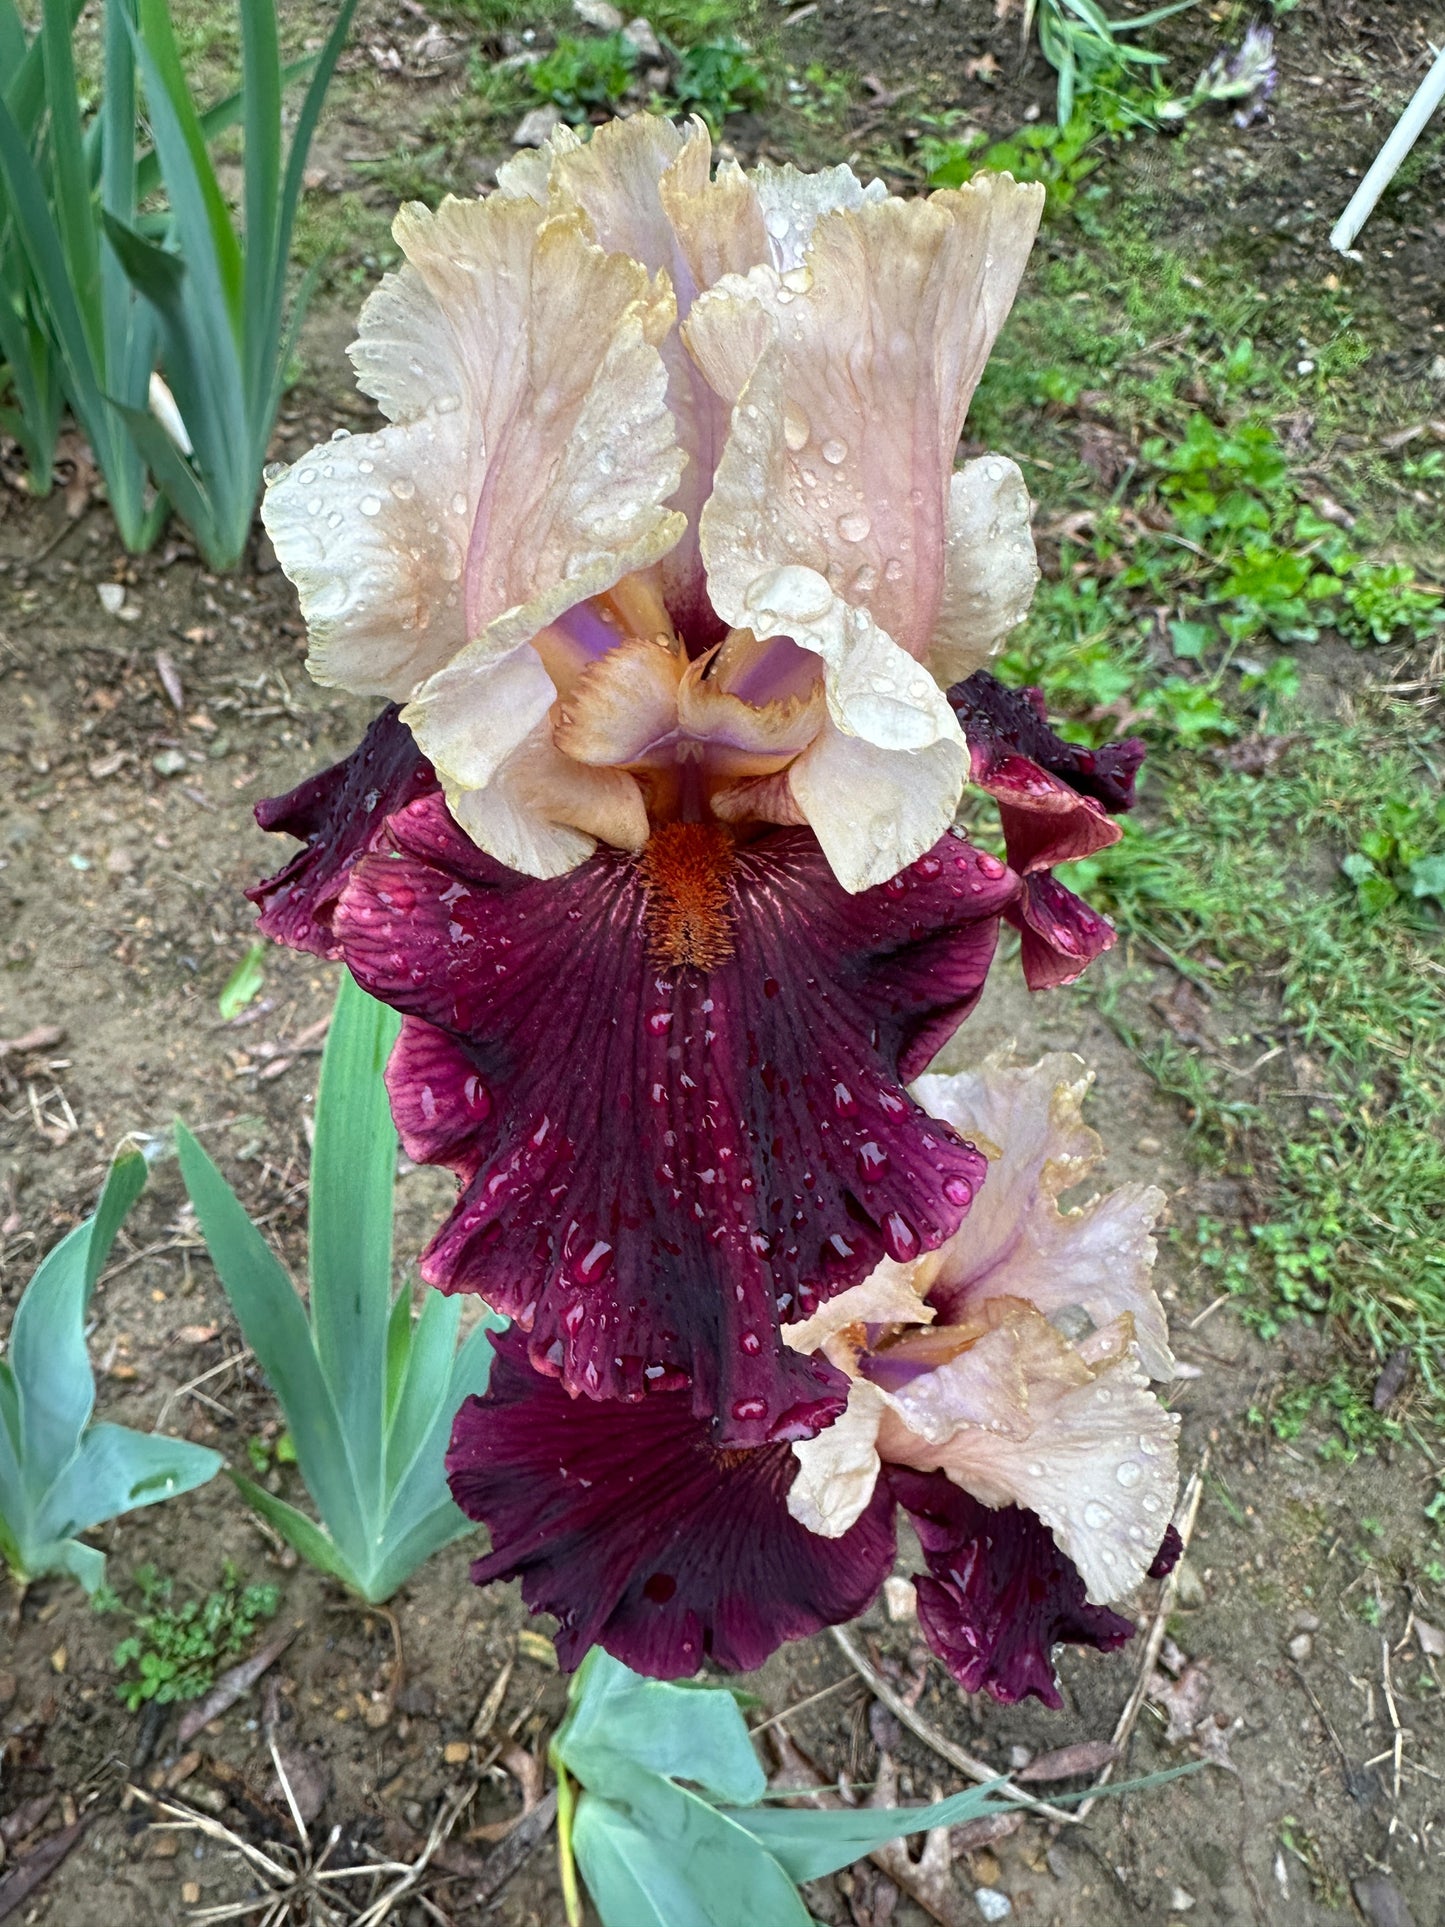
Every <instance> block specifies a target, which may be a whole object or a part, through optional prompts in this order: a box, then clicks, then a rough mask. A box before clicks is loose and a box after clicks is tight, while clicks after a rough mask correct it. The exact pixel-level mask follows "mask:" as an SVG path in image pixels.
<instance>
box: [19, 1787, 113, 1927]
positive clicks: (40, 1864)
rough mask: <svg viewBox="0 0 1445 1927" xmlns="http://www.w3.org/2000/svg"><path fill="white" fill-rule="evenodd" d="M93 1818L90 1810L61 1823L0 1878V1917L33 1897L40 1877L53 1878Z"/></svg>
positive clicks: (41, 1878)
mask: <svg viewBox="0 0 1445 1927" xmlns="http://www.w3.org/2000/svg"><path fill="white" fill-rule="evenodd" d="M90 1819H91V1816H90V1815H89V1814H88V1813H86V1814H82V1816H81V1817H80V1819H78V1820H76V1821H74V1822H73V1823H72V1824H71V1825H70V1826H68V1827H62V1828H61V1830H60V1832H59V1833H52V1834H50V1835H48V1836H47V1837H46V1838H45V1839H44V1840H42V1841H41V1843H40V1845H39V1846H38V1847H37V1848H36V1849H35V1851H34V1852H33V1853H28V1854H27V1855H26V1856H25V1858H24V1859H23V1860H22V1861H20V1862H19V1863H18V1864H17V1865H16V1866H15V1867H13V1868H12V1869H11V1871H10V1872H9V1873H8V1874H7V1875H6V1876H5V1878H4V1879H3V1880H0V1920H8V1919H9V1918H10V1916H11V1914H13V1913H14V1912H15V1909H16V1908H17V1907H18V1906H20V1904H21V1902H22V1901H26V1900H28V1899H29V1898H30V1896H31V1894H33V1893H34V1892H35V1889H36V1888H37V1887H38V1886H39V1885H40V1883H41V1881H43V1880H48V1879H49V1878H50V1876H51V1874H52V1873H54V1871H55V1869H56V1868H57V1867H58V1866H59V1865H60V1863H61V1861H62V1860H63V1859H64V1858H65V1856H66V1855H67V1854H68V1853H69V1852H70V1849H71V1848H72V1847H73V1846H75V1845H76V1843H77V1842H78V1841H79V1839H80V1836H81V1835H82V1834H83V1833H84V1832H85V1830H86V1828H87V1827H88V1826H89V1825H90Z"/></svg>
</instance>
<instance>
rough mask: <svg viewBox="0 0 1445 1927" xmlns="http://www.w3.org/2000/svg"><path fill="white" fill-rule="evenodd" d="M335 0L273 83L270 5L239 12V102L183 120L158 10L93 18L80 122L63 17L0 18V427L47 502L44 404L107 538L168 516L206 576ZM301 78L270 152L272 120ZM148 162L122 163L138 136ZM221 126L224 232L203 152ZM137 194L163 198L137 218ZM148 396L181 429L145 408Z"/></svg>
mask: <svg viewBox="0 0 1445 1927" xmlns="http://www.w3.org/2000/svg"><path fill="white" fill-rule="evenodd" d="M355 5H356V0H343V4H342V5H341V6H340V7H339V9H338V10H337V13H336V18H335V21H334V23H333V26H332V29H331V32H330V34H329V35H328V37H327V39H326V42H325V44H324V45H323V47H322V48H321V50H320V52H319V54H317V55H316V56H315V57H314V59H313V60H310V61H305V62H301V63H297V64H296V65H293V66H290V67H283V65H282V63H281V59H280V52H279V43H278V38H277V29H276V8H275V0H244V3H243V4H242V5H241V9H240V14H241V44H242V63H243V85H242V88H241V91H240V92H239V93H238V94H237V95H235V96H233V97H232V98H230V99H227V100H225V101H222V102H220V103H219V104H218V105H217V106H215V107H213V108H212V109H211V110H210V111H209V112H207V113H201V112H200V111H199V110H198V109H197V107H196V104H195V102H194V100H193V99H192V96H191V92H190V87H189V84H188V82H187V80H186V77H185V73H184V71H183V69H182V67H181V62H180V56H179V53H178V51H177V48H176V42H175V35H174V32H173V29H172V25H171V18H170V11H169V7H168V4H167V0H105V12H104V22H103V52H104V71H103V78H102V82H101V98H100V105H99V107H98V109H97V110H96V112H95V114H94V115H93V116H92V117H91V118H90V120H89V121H87V120H86V119H85V117H84V115H83V114H82V110H81V99H80V92H79V86H78V82H77V77H76V72H75V62H74V54H73V49H72V45H71V34H72V29H73V26H74V20H75V17H76V15H77V14H78V13H79V7H78V6H76V5H75V4H74V0H58V3H57V4H47V5H46V6H45V8H44V10H43V14H42V23H41V27H40V29H39V31H38V33H37V34H36V35H35V37H34V39H33V41H32V40H31V39H29V38H28V36H27V34H26V30H25V25H24V22H23V20H22V18H21V16H20V13H19V11H18V8H17V7H16V4H15V0H0V61H3V63H4V69H5V71H6V72H7V73H9V74H11V75H12V76H13V77H12V79H11V80H10V82H9V84H8V85H6V86H5V87H4V88H3V89H0V184H3V187H4V190H5V193H4V212H3V215H0V354H3V355H4V358H5V361H6V363H7V366H8V369H9V387H10V391H11V397H12V401H13V404H14V405H13V406H12V407H11V409H10V410H9V411H8V413H6V414H5V415H4V416H3V420H4V423H5V425H6V426H7V427H9V428H10V429H11V431H12V432H14V433H16V434H17V435H18V437H19V439H20V440H21V442H22V445H23V447H24V448H25V451H26V455H27V459H28V461H29V465H30V470H31V476H32V485H33V486H35V487H36V488H37V490H40V491H43V490H44V489H45V488H48V487H49V484H50V473H51V468H52V465H53V457H54V449H55V430H56V424H57V420H58V415H59V406H60V401H61V398H62V397H63V398H64V400H65V401H66V402H68V404H69V406H70V408H71V410H72V411H73V413H74V415H75V417H76V420H77V421H78V422H79V424H80V426H81V428H82V429H83V430H84V432H85V435H86V438H87V440H88V441H89V442H90V445H91V447H92V448H93V450H94V451H95V458H96V461H97V463H98V465H99V467H100V470H101V473H102V474H103V475H104V477H105V483H106V493H107V496H108V498H109V501H110V505H111V510H112V513H113V514H114V516H115V518H116V523H117V526H118V528H119V530H120V534H121V539H122V540H123V541H124V542H125V544H126V546H127V547H128V548H131V549H137V550H139V549H145V548H148V547H149V546H150V544H151V543H152V542H153V541H154V540H155V538H156V536H157V534H158V533H159V531H160V529H161V527H162V525H163V524H164V522H165V519H166V516H167V514H168V513H169V511H170V509H171V508H172V507H174V508H175V509H176V511H177V512H178V513H179V514H180V515H181V516H182V517H183V518H184V520H185V521H186V522H187V524H188V525H189V527H190V529H191V532H192V534H193V535H194V536H195V538H196V540H197V542H198V543H199V545H200V547H201V549H202V551H203V552H204V554H205V557H206V560H207V561H208V562H209V563H210V564H211V565H212V566H213V567H216V568H229V567H231V566H232V565H233V564H234V563H235V562H236V561H237V560H238V559H239V558H240V555H241V552H242V550H243V548H244V546H245V542H246V538H247V535H248V533H249V531H250V526H251V516H252V511H253V510H254V508H255V502H256V491H257V488H258V487H259V484H260V477H261V465H262V463H263V461H264V460H265V454H266V446H267V443H268V442H269V440H270V436H271V430H272V427H273V425H274V423H275V419H276V409H277V406H278V404H279V401H280V396H281V389H282V384H283V381H284V378H285V372H286V366H287V363H288V361H289V360H290V357H291V351H292V346H293V344H294V341H295V337H296V331H297V328H298V327H299V325H300V321H301V317H302V314H303V313H304V310H305V306H306V301H307V298H308V296H309V294H310V291H311V283H310V282H309V281H308V282H306V283H303V285H302V287H301V289H300V290H299V291H298V293H297V295H296V297H295V299H294V300H293V301H292V302H291V304H290V310H289V314H288V312H287V303H286V268H287V259H288V256H289V253H290V247H291V233H292V228H293V225H294V221H295V214H296V206H297V202H298V199H299V197H300V193H301V186H302V176H303V173H304V170H305V166H306V156H307V153H308V151H309V149H310V144H311V137H312V134H313V133H314V131H315V126H316V121H317V117H318V116H319V114H320V111H321V103H322V100H323V98H324V96H325V92H326V88H327V85H328V84H329V81H330V78H331V74H332V71H333V69H334V67H335V64H336V60H337V58H338V56H339V54H340V52H341V48H342V45H343V44H344V42H345V38H346V34H347V31H348V29H349V26H350V22H351V16H352V13H353V12H354V10H355ZM308 67H310V68H311V69H312V73H311V80H310V83H309V85H308V87H307V90H306V93H305V96H304V98H303V100H302V103H301V107H300V110H299V112H298V114H297V117H296V124H295V128H294V131H293V134H292V138H291V143H290V147H289V149H287V150H285V151H284V153H283V146H282V137H281V102H282V95H283V93H284V91H285V88H286V85H287V83H288V82H289V81H290V80H292V79H294V78H295V77H296V76H297V75H298V74H299V73H301V72H302V71H304V70H305V69H306V68H308ZM142 113H143V114H144V118H145V120H146V122H147V124H148V125H149V128H150V131H151V134H152V136H153V139H154V143H155V145H154V149H153V150H152V151H149V152H145V153H140V154H138V152H137V130H138V126H139V124H140V119H141V116H142ZM238 122H239V123H240V125H241V127H242V129H243V132H244V138H245V168H244V189H243V210H242V212H243V217H244V219H243V223H242V225H241V226H240V227H239V228H238V226H237V224H236V221H235V220H234V218H233V216H232V213H231V210H230V209H229V207H228V206H227V204H226V200H225V197H224V195H223V194H222V192H221V188H220V185H219V182H218V180H217V177H216V172H215V168H214V166H213V164H212V161H211V157H210V152H209V143H210V141H211V140H212V139H213V138H214V137H215V135H217V134H218V133H219V132H221V131H222V129H224V128H226V127H230V126H233V125H235V124H237V123H238ZM157 188H163V189H164V193H165V199H166V202H167V206H166V209H165V211H164V212H163V213H161V214H154V213H151V212H149V211H143V210H146V209H147V203H148V200H149V198H150V197H151V196H153V195H154V193H155V192H156V190H157ZM157 371H159V372H160V373H161V374H162V376H163V379H164V381H165V382H166V383H167V385H168V387H169V391H170V395H171V398H172V400H173V403H174V407H175V408H176V410H178V413H179V421H180V425H181V426H180V429H179V431H177V429H176V427H175V424H174V423H169V424H168V423H166V422H165V421H164V420H163V418H162V417H163V415H164V413H165V412H166V411H165V404H164V399H163V398H162V411H161V414H158V413H157V412H156V406H155V400H156V397H155V395H154V394H153V390H152V377H153V375H155V374H156V372H157Z"/></svg>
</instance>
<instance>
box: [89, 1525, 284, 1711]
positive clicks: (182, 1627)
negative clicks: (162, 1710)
mask: <svg viewBox="0 0 1445 1927" xmlns="http://www.w3.org/2000/svg"><path fill="white" fill-rule="evenodd" d="M134 1580H135V1586H136V1590H137V1591H138V1592H139V1594H140V1607H139V1610H136V1609H134V1608H132V1607H130V1606H128V1605H127V1604H126V1603H125V1602H124V1600H122V1599H121V1597H120V1596H119V1594H118V1593H116V1592H113V1591H112V1590H111V1589H110V1588H109V1587H103V1588H102V1589H101V1591H100V1592H99V1593H97V1594H96V1597H95V1609H96V1611H97V1612H108V1613H119V1614H121V1615H123V1616H124V1617H125V1618H127V1619H129V1621H130V1623H131V1628H132V1630H131V1632H130V1633H128V1634H127V1636H126V1637H125V1638H124V1639H123V1640H121V1642H120V1644H119V1645H118V1646H117V1647H116V1649H115V1653H114V1663H115V1666H116V1669H117V1670H118V1671H119V1672H121V1673H124V1674H126V1675H127V1677H125V1678H122V1679H121V1681H120V1683H119V1684H118V1685H117V1687H116V1695H117V1697H118V1698H119V1699H121V1700H122V1701H123V1702H124V1703H125V1705H126V1706H128V1707H129V1708H130V1710H131V1712H132V1713H134V1712H136V1711H137V1710H138V1708H140V1707H141V1706H142V1705H143V1704H144V1703H145V1702H146V1701H147V1700H155V1701H157V1702H158V1703H159V1704H160V1705H162V1706H165V1705H168V1704H169V1703H170V1702H171V1701H173V1700H193V1699H199V1698H200V1697H201V1695H202V1694H203V1693H206V1692H208V1691H209V1690H210V1688H211V1685H212V1683H213V1681H214V1680H215V1677H216V1672H217V1669H218V1668H219V1667H221V1666H224V1665H226V1664H227V1663H228V1662H229V1661H231V1660H233V1659H235V1658H236V1657H237V1656H238V1655H239V1654H240V1653H241V1651H242V1650H243V1648H244V1647H245V1646H246V1644H247V1642H248V1641H249V1640H250V1639H251V1637H252V1636H253V1634H254V1633H255V1631H256V1629H257V1627H258V1626H259V1625H260V1624H261V1622H262V1621H263V1620H266V1619H270V1618H271V1617H272V1616H273V1614H274V1613H275V1611H276V1607H277V1603H278V1601H279V1599H280V1594H279V1592H278V1590H277V1588H276V1587H275V1586H243V1585H242V1584H241V1577H240V1574H239V1573H238V1572H237V1570H236V1568H235V1567H234V1566H233V1565H232V1564H231V1563H230V1561H229V1560H228V1561H227V1562H226V1565H225V1567H224V1568H223V1570H222V1577H221V1585H220V1588H219V1589H218V1590H217V1591H215V1592H211V1593H208V1594H207V1595H206V1597H205V1598H204V1599H188V1600H186V1601H185V1603H184V1604H183V1605H180V1606H173V1605H172V1603H171V1593H172V1584H173V1582H172V1581H171V1580H170V1579H163V1578H162V1577H161V1576H160V1575H159V1574H158V1573H157V1571H156V1569H155V1567H154V1566H137V1568H136V1570H135V1574H134ZM132 1669H134V1670H132Z"/></svg>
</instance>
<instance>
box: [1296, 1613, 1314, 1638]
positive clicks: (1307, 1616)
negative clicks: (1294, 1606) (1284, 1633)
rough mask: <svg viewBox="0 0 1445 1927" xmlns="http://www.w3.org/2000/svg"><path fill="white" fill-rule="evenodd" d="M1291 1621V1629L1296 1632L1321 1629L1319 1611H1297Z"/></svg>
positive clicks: (1312, 1631) (1309, 1631)
mask: <svg viewBox="0 0 1445 1927" xmlns="http://www.w3.org/2000/svg"><path fill="white" fill-rule="evenodd" d="M1289 1623H1290V1631H1291V1632H1295V1633H1317V1632H1318V1631H1319V1629H1320V1622H1319V1615H1318V1614H1317V1613H1296V1614H1295V1616H1294V1618H1293V1619H1292V1620H1291V1621H1290V1622H1289Z"/></svg>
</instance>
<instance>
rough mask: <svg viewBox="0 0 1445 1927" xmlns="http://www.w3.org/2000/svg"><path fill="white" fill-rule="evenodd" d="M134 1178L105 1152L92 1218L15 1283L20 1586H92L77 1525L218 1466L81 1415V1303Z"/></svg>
mask: <svg viewBox="0 0 1445 1927" xmlns="http://www.w3.org/2000/svg"><path fill="white" fill-rule="evenodd" d="M145 1175H146V1165H145V1159H144V1158H143V1157H142V1156H141V1155H140V1153H139V1152H138V1151H134V1150H128V1151H123V1152H122V1153H121V1155H120V1156H119V1157H118V1158H117V1159H116V1160H115V1162H114V1164H112V1166H111V1168H110V1175H109V1176H108V1178H107V1179H106V1183H105V1189H104V1191H103V1192H102V1193H101V1197H100V1203H99V1205H98V1206H97V1207H96V1211H95V1215H94V1216H93V1217H90V1218H87V1219H86V1221H85V1223H84V1224H82V1225H78V1226H77V1227H76V1229H75V1230H74V1231H72V1232H71V1233H70V1234H69V1236H68V1237H66V1238H63V1239H62V1240H61V1241H60V1243H59V1244H58V1245H56V1247H55V1249H54V1250H53V1251H52V1252H50V1253H49V1255H48V1256H47V1257H46V1258H45V1260H44V1262H43V1263H42V1264H41V1266H40V1268H39V1270H38V1271H37V1272H36V1273H35V1276H34V1277H33V1278H32V1279H31V1281H30V1283H29V1285H28V1286H27V1287H26V1290H25V1293H24V1296H23V1297H22V1298H21V1300H20V1304H19V1306H18V1308H17V1310H16V1313H15V1320H14V1323H13V1324H12V1325H11V1328H10V1344H9V1350H8V1355H7V1356H6V1357H5V1358H3V1359H0V1558H3V1559H4V1561H5V1563H6V1564H7V1565H8V1566H9V1567H10V1570H11V1571H12V1572H13V1573H14V1574H15V1576H16V1578H17V1579H18V1580H20V1582H21V1583H22V1584H23V1583H24V1582H25V1581H27V1580H30V1579H34V1578H37V1577H38V1576H39V1575H40V1574H42V1573H49V1572H65V1573H69V1574H70V1575H71V1576H72V1577H73V1578H75V1579H78V1580H79V1581H80V1583H81V1585H82V1586H84V1587H85V1589H86V1591H87V1592H91V1593H93V1592H94V1591H95V1589H96V1587H97V1586H98V1585H99V1584H100V1583H101V1581H102V1579H103V1578H104V1576H105V1556H104V1554H103V1553H101V1552H98V1551H97V1550H96V1548H95V1547H94V1546H88V1545H85V1544H84V1543H83V1542H82V1540H81V1538H80V1534H81V1533H83V1532H88V1531H89V1530H90V1529H91V1527H93V1526H98V1525H101V1524H103V1523H104V1522H105V1521H106V1520H107V1519H114V1518H116V1517H117V1516H118V1515H119V1514H120V1513H122V1512H130V1511H133V1510H135V1508H136V1507H138V1506H143V1505H154V1504H155V1502H156V1501H157V1500H158V1499H168V1498H171V1497H173V1496H174V1495H175V1494H176V1493H179V1492H189V1491H191V1490H192V1489H193V1487H195V1486H198V1485H204V1484H205V1482H206V1481H207V1479H210V1478H213V1477H214V1476H215V1474H216V1473H217V1472H218V1471H219V1470H220V1467H221V1460H220V1457H219V1455H218V1454H217V1453H215V1452H211V1451H208V1450H207V1449H206V1448H205V1447H204V1446H202V1445H192V1444H190V1443H189V1442H188V1441H187V1440H185V1439H173V1438H167V1437H165V1436H164V1435H162V1434H160V1433H156V1432H133V1431H131V1430H129V1429H128V1428H127V1427H126V1426H123V1425H108V1424H104V1423H99V1424H92V1422H91V1413H92V1411H93V1410H94V1406H95V1378H94V1375H93V1373H92V1371H91V1368H90V1358H89V1355H88V1353H87V1351H86V1345H85V1318H86V1311H87V1308H88V1306H89V1304H90V1295H91V1292H92V1290H93V1288H94V1285H95V1281H96V1279H97V1277H98V1276H99V1275H100V1270H101V1267H102V1265H104V1263H105V1260H106V1257H107V1256H108V1254H109V1252H110V1248H111V1246H112V1244H113V1243H114V1242H115V1234H116V1233H117V1231H119V1229H120V1226H121V1220H122V1219H123V1218H124V1217H125V1214H126V1212H127V1211H128V1210H129V1209H130V1207H131V1205H132V1204H133V1203H134V1202H135V1199H136V1197H137V1196H138V1195H139V1193H140V1190H141V1187H142V1185H143V1184H144V1183H145Z"/></svg>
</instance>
